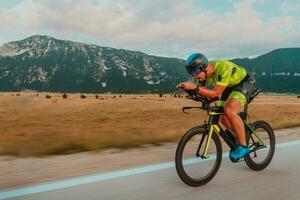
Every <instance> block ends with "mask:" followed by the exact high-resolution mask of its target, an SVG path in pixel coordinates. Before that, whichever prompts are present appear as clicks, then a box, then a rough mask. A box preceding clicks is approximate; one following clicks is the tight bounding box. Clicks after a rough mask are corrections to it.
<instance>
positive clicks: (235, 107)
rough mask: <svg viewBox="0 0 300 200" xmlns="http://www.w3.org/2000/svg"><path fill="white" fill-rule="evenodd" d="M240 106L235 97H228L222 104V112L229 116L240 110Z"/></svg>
mask: <svg viewBox="0 0 300 200" xmlns="http://www.w3.org/2000/svg"><path fill="white" fill-rule="evenodd" d="M241 108H242V106H241V104H240V102H238V101H237V100H235V99H230V100H228V101H226V103H225V105H224V113H225V115H226V116H227V117H230V116H232V115H236V114H237V113H238V112H240V110H241Z"/></svg>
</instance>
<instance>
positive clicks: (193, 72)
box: [190, 67, 202, 77]
mask: <svg viewBox="0 0 300 200" xmlns="http://www.w3.org/2000/svg"><path fill="white" fill-rule="evenodd" d="M201 72H202V69H201V67H196V68H195V69H194V70H192V71H191V72H190V75H191V76H193V77H195V76H197V75H198V74H199V73H201Z"/></svg>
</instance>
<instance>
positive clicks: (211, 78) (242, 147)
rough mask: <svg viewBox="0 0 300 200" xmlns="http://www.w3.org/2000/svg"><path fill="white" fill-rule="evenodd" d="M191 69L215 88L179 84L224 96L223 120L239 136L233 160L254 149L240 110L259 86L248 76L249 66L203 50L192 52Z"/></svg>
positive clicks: (221, 99) (190, 83) (187, 83)
mask: <svg viewBox="0 0 300 200" xmlns="http://www.w3.org/2000/svg"><path fill="white" fill-rule="evenodd" d="M186 70H187V72H188V73H189V74H190V75H191V76H192V77H194V78H195V79H198V80H199V81H200V82H204V81H206V82H207V83H208V85H211V86H213V88H212V89H209V88H207V87H199V86H198V85H197V84H195V83H192V82H182V83H180V84H178V85H177V87H178V88H182V89H184V90H195V91H196V92H198V93H199V94H201V95H203V96H206V97H208V98H215V97H220V96H221V97H220V101H219V102H218V103H219V106H224V115H222V116H221V118H220V121H221V123H222V124H223V125H224V126H225V127H226V128H227V129H229V130H232V131H233V132H234V133H235V134H236V136H237V139H238V143H239V144H238V145H237V148H236V149H235V150H234V151H232V152H231V153H230V155H229V156H230V157H231V158H233V159H240V158H242V157H244V156H245V155H246V154H248V153H249V152H250V148H249V147H248V146H247V143H246V135H245V129H244V123H243V121H242V119H241V118H240V116H239V115H238V113H239V112H242V111H243V108H244V105H245V104H246V103H247V101H248V100H249V98H250V95H251V93H252V92H253V91H254V89H255V80H254V78H253V76H251V75H248V74H247V71H246V69H244V68H242V67H240V66H238V65H236V64H235V63H233V62H230V61H228V60H215V61H211V62H208V59H207V58H206V57H205V56H204V55H203V54H201V53H194V54H191V55H190V56H189V57H188V58H187V60H186Z"/></svg>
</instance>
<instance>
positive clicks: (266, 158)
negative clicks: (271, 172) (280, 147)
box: [244, 121, 275, 171]
mask: <svg viewBox="0 0 300 200" xmlns="http://www.w3.org/2000/svg"><path fill="white" fill-rule="evenodd" d="M252 128H253V130H254V131H255V134H254V133H252V134H251V136H250V138H249V146H250V150H251V153H250V154H248V155H246V156H245V157H244V158H245V161H246V164H247V165H248V167H249V168H250V169H252V170H255V171H260V170H263V169H265V168H266V167H267V166H268V165H269V164H270V162H271V160H272V158H273V155H274V152H275V136H274V132H273V129H272V127H271V126H270V125H269V124H268V123H267V122H265V121H256V122H254V123H253V124H252ZM260 140H262V141H263V143H264V144H265V145H263V144H261V142H260Z"/></svg>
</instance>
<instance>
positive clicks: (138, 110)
mask: <svg viewBox="0 0 300 200" xmlns="http://www.w3.org/2000/svg"><path fill="white" fill-rule="evenodd" d="M45 95H46V94H45V93H40V94H39V95H38V96H37V95H36V94H35V93H20V96H17V95H16V93H1V94H0V131H1V137H0V155H15V156H21V157H23V156H43V155H53V154H69V153H75V152H81V151H93V150H102V149H107V148H131V147H138V146H141V145H145V144H155V145H156V144H157V145H159V144H161V143H164V142H175V141H178V139H179V138H180V137H181V136H182V135H183V134H184V132H185V131H186V130H188V129H189V128H190V127H193V126H195V125H199V124H202V122H203V120H204V118H205V116H206V113H205V112H204V111H200V110H194V111H191V113H190V114H189V115H186V114H183V113H182V112H181V107H182V106H187V105H198V104H197V103H196V102H192V101H190V100H187V99H184V98H175V97H170V95H166V96H163V97H159V96H158V95H149V94H148V95H123V94H122V95H121V96H120V95H104V94H102V95H101V94H98V95H99V98H96V97H95V95H92V94H86V98H84V99H83V98H81V97H80V94H68V97H67V98H66V99H63V98H62V94H54V93H51V94H49V95H50V96H51V98H50V99H46V98H45ZM249 110H250V112H249V113H250V119H251V121H255V120H256V119H262V120H265V121H267V122H269V123H270V124H271V125H272V126H273V128H275V129H279V128H286V127H293V126H300V98H297V97H296V96H278V95H277V96H276V95H260V96H258V97H257V98H256V100H255V101H254V102H253V103H251V104H250V107H249Z"/></svg>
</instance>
